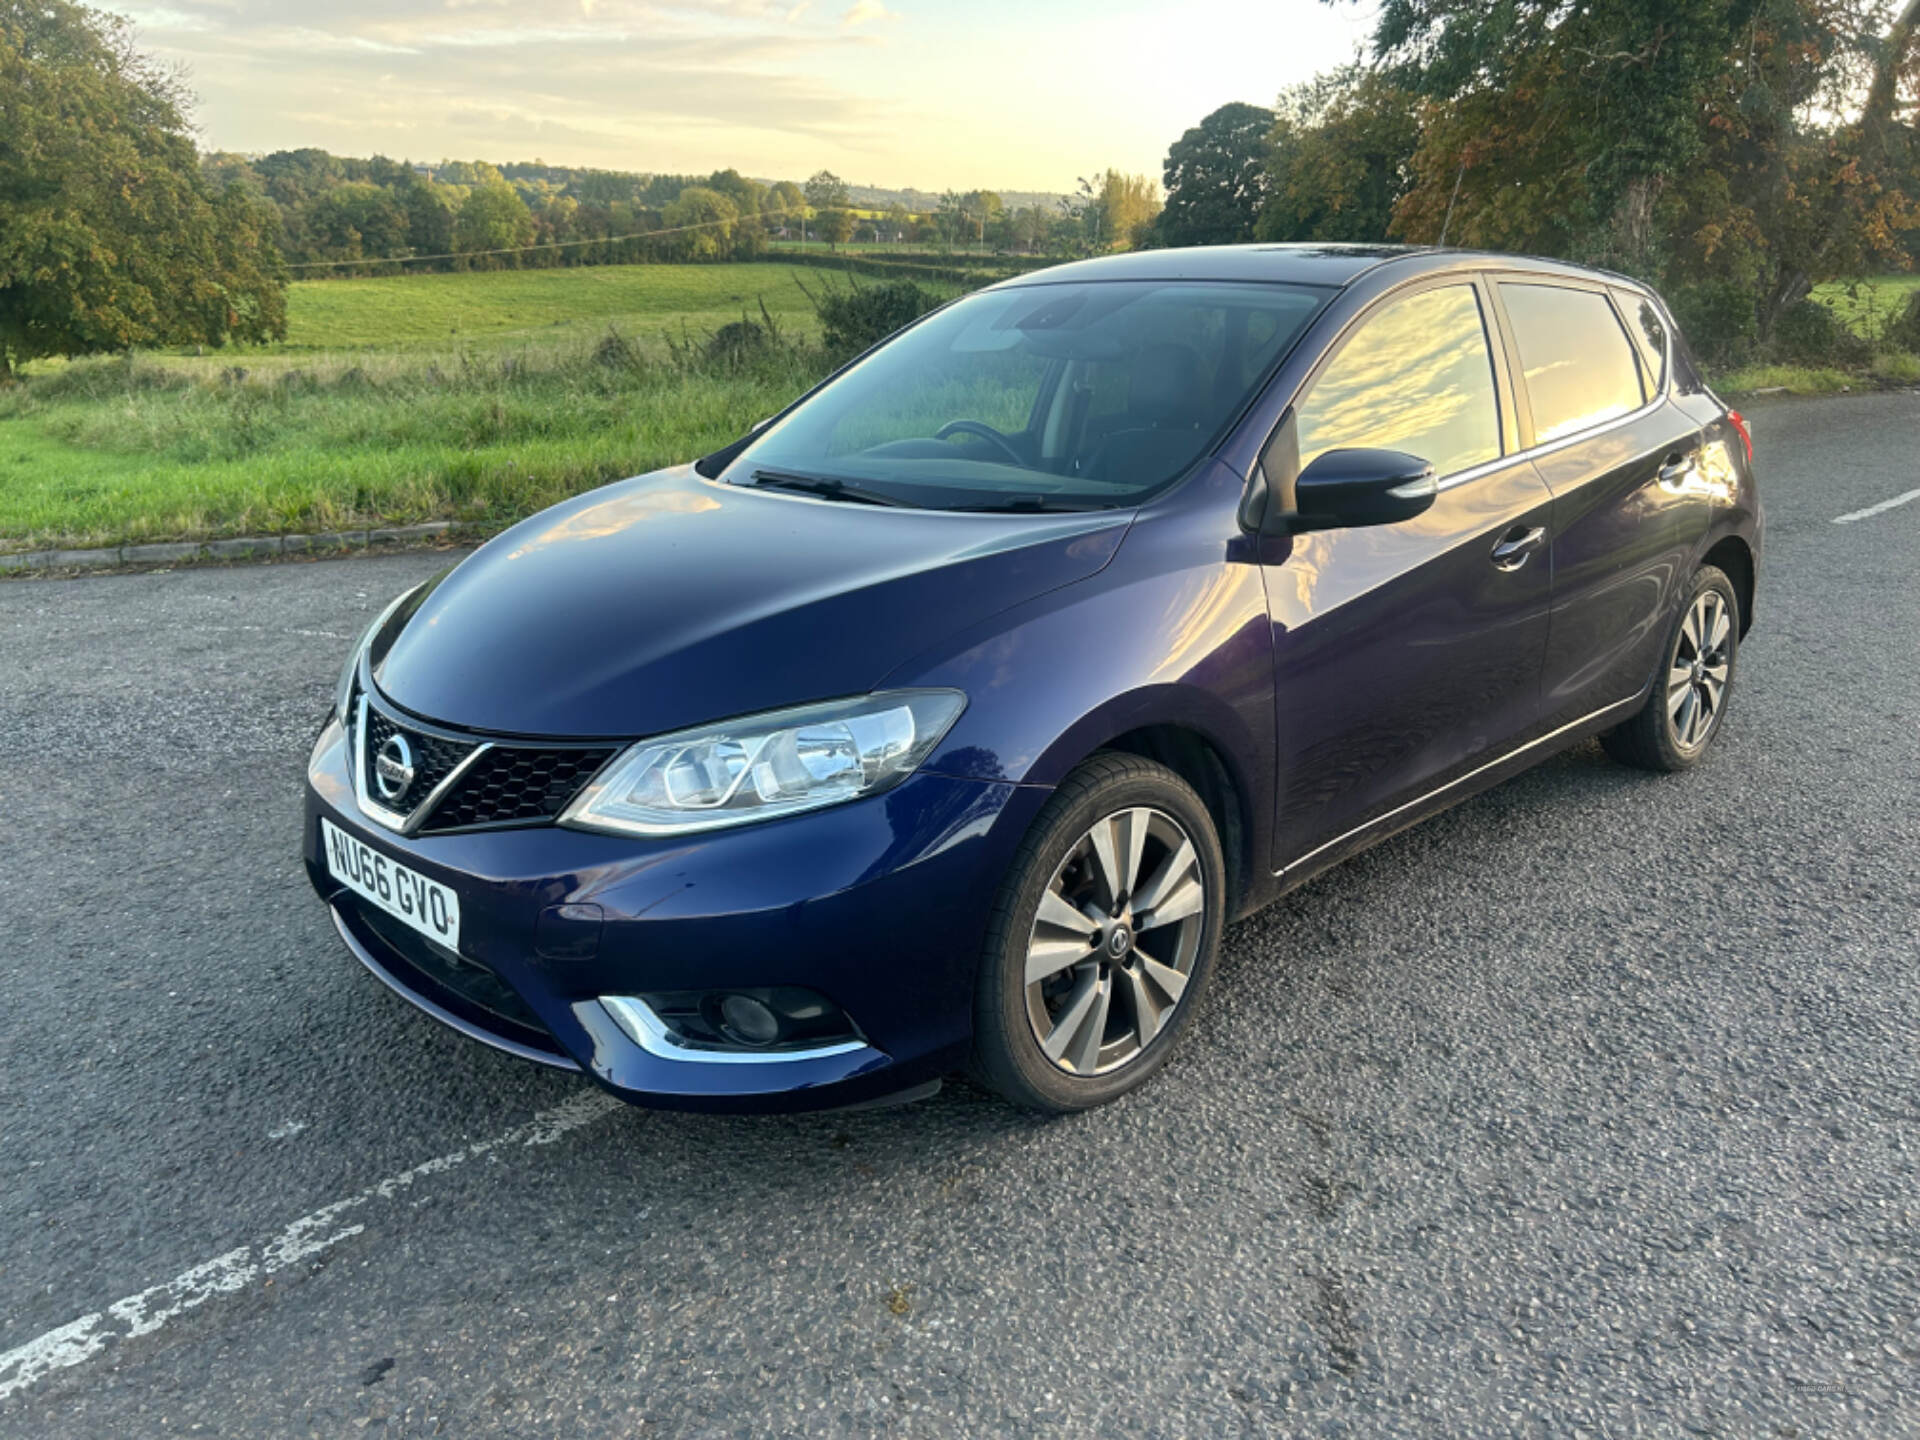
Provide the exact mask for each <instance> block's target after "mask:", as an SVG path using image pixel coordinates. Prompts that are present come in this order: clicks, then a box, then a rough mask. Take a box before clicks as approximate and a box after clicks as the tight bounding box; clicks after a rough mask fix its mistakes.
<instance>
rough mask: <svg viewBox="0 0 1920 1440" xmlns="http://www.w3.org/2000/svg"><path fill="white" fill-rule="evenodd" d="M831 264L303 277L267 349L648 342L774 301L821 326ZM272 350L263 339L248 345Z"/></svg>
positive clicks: (786, 314)
mask: <svg viewBox="0 0 1920 1440" xmlns="http://www.w3.org/2000/svg"><path fill="white" fill-rule="evenodd" d="M833 278H834V277H832V276H831V275H830V274H829V273H823V272H822V271H820V270H816V269H809V268H806V267H803V266H798V265H778V264H764V265H598V266H582V267H579V268H577V269H571V270H494V271H482V272H477V273H473V274H466V275H406V276H388V277H381V278H377V279H368V280H361V279H355V280H308V281H301V282H299V283H297V284H295V285H294V286H292V287H291V289H290V290H289V291H288V293H287V339H286V343H285V344H284V345H275V346H269V347H264V350H265V353H269V354H282V355H308V354H312V353H313V352H315V351H341V350H383V351H393V350H422V349H439V350H451V349H455V348H458V347H461V346H471V345H484V346H487V347H489V348H498V347H502V346H512V345H516V344H526V343H529V342H538V343H541V344H551V345H557V344H564V343H567V342H574V343H578V342H580V341H582V340H588V339H598V338H599V337H600V336H602V335H604V334H605V333H606V332H607V331H608V330H609V329H613V330H617V331H619V332H620V333H621V334H623V335H627V336H629V337H631V338H632V339H634V340H637V341H640V342H641V343H643V344H657V343H659V342H660V341H661V338H662V337H663V336H667V335H672V336H674V337H675V338H678V337H679V336H681V335H682V334H683V333H709V334H710V333H711V332H713V331H714V330H717V329H718V328H719V327H720V326H722V325H725V324H726V323H727V322H728V321H730V320H738V319H739V318H740V316H741V314H742V313H743V312H746V313H751V314H753V315H754V316H755V317H756V318H757V317H758V315H759V312H760V306H761V305H762V304H763V303H764V304H765V305H766V307H767V310H768V312H769V313H771V314H772V315H773V317H774V319H775V320H776V321H778V322H779V323H780V324H782V325H791V326H793V327H794V329H795V331H796V332H800V333H806V334H811V333H812V332H813V329H814V318H813V306H812V305H811V304H810V303H809V302H808V300H807V297H806V293H805V291H803V290H802V288H801V287H802V286H803V285H804V286H805V287H806V288H807V289H809V290H814V291H818V290H819V289H820V288H821V287H822V286H823V285H826V284H830V283H832V282H833ZM241 353H252V354H256V355H257V354H260V353H262V351H261V350H254V351H252V352H241Z"/></svg>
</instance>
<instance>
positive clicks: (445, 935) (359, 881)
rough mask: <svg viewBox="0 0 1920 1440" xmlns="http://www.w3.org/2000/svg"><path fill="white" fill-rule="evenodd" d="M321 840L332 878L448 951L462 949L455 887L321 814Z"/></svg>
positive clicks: (458, 904)
mask: <svg viewBox="0 0 1920 1440" xmlns="http://www.w3.org/2000/svg"><path fill="white" fill-rule="evenodd" d="M320 838H321V839H322V840H323V841H324V842H325V844H326V851H327V871H328V873H329V874H331V875H332V876H333V878H334V879H336V880H338V881H339V882H340V883H341V884H342V885H345V886H346V887H347V888H348V889H349V890H351V891H353V893H354V894H356V895H358V896H360V897H361V898H362V899H363V900H368V901H371V902H372V903H373V904H375V905H378V906H379V907H380V908H381V909H382V910H384V911H386V912H387V913H388V914H389V915H391V916H393V917H394V919H396V920H399V921H402V922H404V923H405V924H408V925H411V926H412V927H413V928H414V929H415V930H418V931H419V932H420V933H421V934H422V935H424V936H426V937H427V938H428V939H429V940H435V941H438V942H439V943H440V944H442V945H444V946H446V947H447V948H448V949H449V950H458V949H459V948H460V897H459V896H458V895H456V894H454V893H453V891H451V890H449V889H448V888H447V887H446V886H444V885H441V884H438V883H436V882H434V881H432V880H429V879H427V877H426V876H424V875H422V874H420V873H419V872H418V871H416V870H409V869H408V868H407V867H406V866H404V865H402V864H401V863H400V862H399V861H398V860H390V859H388V858H387V857H386V856H385V855H382V854H381V853H380V852H379V851H378V850H376V849H374V848H373V847H372V846H371V845H369V844H367V843H366V842H365V841H363V840H356V839H355V838H354V837H353V836H351V835H349V834H348V833H347V832H346V831H344V830H342V829H341V828H340V827H339V826H338V825H335V824H334V823H333V822H332V821H331V820H329V819H327V818H326V817H325V816H322V817H321V818H320Z"/></svg>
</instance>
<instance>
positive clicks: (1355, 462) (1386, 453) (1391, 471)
mask: <svg viewBox="0 0 1920 1440" xmlns="http://www.w3.org/2000/svg"><path fill="white" fill-rule="evenodd" d="M1293 488H1294V502H1293V513H1292V514H1291V515H1289V516H1288V517H1287V519H1288V522H1289V526H1288V528H1290V529H1292V530H1294V531H1296V532H1297V531H1301V530H1349V529H1353V528H1354V527H1356V526H1361V525H1392V524H1395V523H1397V522H1399V521H1401V520H1411V519H1413V518H1414V516H1416V515H1421V514H1424V513H1425V512H1426V511H1428V510H1430V509H1432V508H1433V502H1434V498H1435V497H1436V496H1437V495H1438V494H1439V493H1440V484H1439V480H1438V479H1437V478H1436V477H1435V475H1434V473H1433V466H1432V465H1430V464H1429V463H1428V462H1426V461H1425V460H1422V459H1421V458H1420V457H1419V456H1417V455H1408V454H1405V453H1403V452H1402V451H1399V450H1329V451H1327V452H1326V453H1325V454H1323V455H1321V456H1320V457H1319V458H1318V459H1317V460H1315V461H1314V462H1313V463H1312V464H1311V465H1309V466H1307V468H1306V469H1305V470H1302V471H1301V472H1300V478H1299V479H1298V480H1296V481H1294V487H1293Z"/></svg>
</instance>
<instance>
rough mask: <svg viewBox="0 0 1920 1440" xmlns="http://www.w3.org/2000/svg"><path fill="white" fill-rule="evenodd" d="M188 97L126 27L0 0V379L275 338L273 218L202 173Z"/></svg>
mask: <svg viewBox="0 0 1920 1440" xmlns="http://www.w3.org/2000/svg"><path fill="white" fill-rule="evenodd" d="M186 99H187V97H186V96H185V94H184V93H183V92H182V91H181V90H180V89H179V88H178V86H177V84H176V83H175V82H174V81H173V79H172V78H171V77H170V76H168V75H167V74H166V73H164V72H163V71H161V70H160V69H158V68H157V67H156V66H155V65H154V64H153V63H152V62H151V61H149V60H148V59H147V58H146V57H145V56H143V55H141V54H140V53H139V52H138V51H136V50H135V49H134V48H133V44H132V41H131V39H130V37H129V33H128V29H127V25H126V22H125V21H123V20H121V19H119V18H117V17H115V16H111V15H107V14H104V13H102V12H100V11H97V10H91V9H88V8H86V7H84V6H81V5H76V4H72V3H69V0H0V382H7V381H10V380H11V379H12V376H13V370H14V367H15V366H17V365H19V364H20V363H22V362H23V361H27V360H33V359H37V358H39V357H41V356H47V355H85V354H91V353H97V352H100V351H108V350H124V349H127V348H128V347H130V346H134V345H156V344H161V345H171V344H208V345H221V344H224V343H225V342H227V341H228V340H268V339H277V338H280V337H281V336H283V335H284V334H285V333H286V298H285V284H286V280H285V272H284V267H283V266H282V263H281V260H280V255H279V251H278V250H277V249H276V248H275V246H274V243H273V240H272V238H271V237H272V233H273V230H274V227H275V222H274V220H273V217H272V216H271V214H270V213H269V212H268V211H267V210H265V209H264V208H263V205H264V202H263V201H261V200H260V199H259V198H258V196H257V195H256V194H255V193H254V192H253V191H252V190H250V189H249V188H248V187H247V186H246V185H244V184H242V183H240V182H239V181H234V182H232V183H230V184H228V185H227V186H226V187H225V188H224V189H222V190H218V191H216V190H215V189H214V188H213V186H212V185H211V184H210V183H209V182H208V180H207V178H206V177H205V176H204V175H203V174H202V172H201V168H200V163H199V158H198V156H197V155H196V154H195V153H194V146H193V140H192V137H191V134H190V132H189V130H188V125H187V120H186V116H185V113H184V108H185V104H186Z"/></svg>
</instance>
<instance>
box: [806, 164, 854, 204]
mask: <svg viewBox="0 0 1920 1440" xmlns="http://www.w3.org/2000/svg"><path fill="white" fill-rule="evenodd" d="M806 197H807V204H809V205H811V206H812V207H813V208H814V209H815V210H844V209H846V207H847V182H846V181H844V180H842V179H841V178H840V177H839V176H838V175H836V174H834V173H833V172H832V171H831V170H822V171H820V172H819V173H818V174H817V175H815V176H814V177H813V178H812V179H811V180H809V181H807V189H806Z"/></svg>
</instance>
